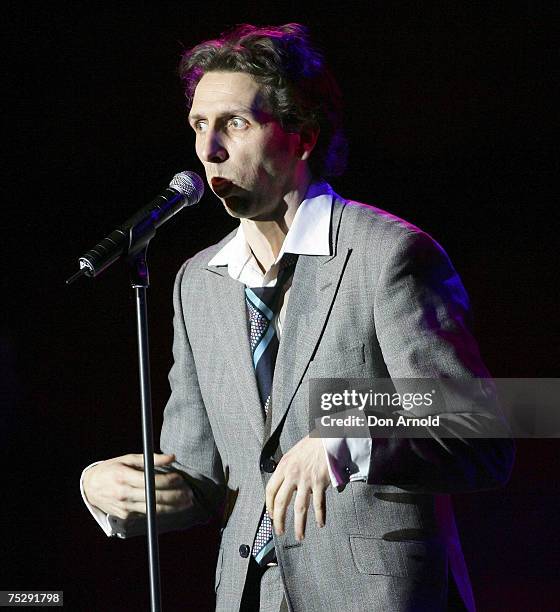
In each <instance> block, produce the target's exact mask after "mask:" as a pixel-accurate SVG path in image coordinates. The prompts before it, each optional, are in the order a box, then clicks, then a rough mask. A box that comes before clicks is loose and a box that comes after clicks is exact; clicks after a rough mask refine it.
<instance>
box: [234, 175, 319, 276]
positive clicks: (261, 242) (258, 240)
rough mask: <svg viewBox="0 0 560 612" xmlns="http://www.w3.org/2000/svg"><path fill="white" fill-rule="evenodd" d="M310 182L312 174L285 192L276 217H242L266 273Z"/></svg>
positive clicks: (249, 242)
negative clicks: (259, 218) (261, 218)
mask: <svg viewBox="0 0 560 612" xmlns="http://www.w3.org/2000/svg"><path fill="white" fill-rule="evenodd" d="M310 183H311V176H309V175H308V176H306V177H305V180H303V181H300V182H299V184H298V186H297V187H296V188H295V189H293V190H291V191H289V192H287V193H286V194H284V197H283V198H282V202H281V203H279V205H278V206H277V207H276V210H277V211H278V214H277V215H276V216H275V217H272V218H270V219H267V220H254V219H241V223H242V225H243V232H244V234H245V238H246V240H247V243H248V244H249V247H250V248H251V251H252V252H253V255H254V256H255V259H256V260H257V263H258V264H259V266H260V268H261V270H262V271H263V272H265V273H266V272H267V271H268V270H269V269H270V268H271V266H272V265H273V264H274V262H275V261H276V258H277V257H278V254H279V253H280V250H281V248H282V244H284V239H285V238H286V234H287V233H288V230H289V229H290V227H291V225H292V222H293V220H294V217H295V215H296V212H297V209H298V208H299V205H300V204H301V202H302V201H303V198H304V197H305V193H306V192H307V188H308V187H309V184H310Z"/></svg>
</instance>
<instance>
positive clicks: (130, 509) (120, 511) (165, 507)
mask: <svg viewBox="0 0 560 612" xmlns="http://www.w3.org/2000/svg"><path fill="white" fill-rule="evenodd" d="M177 511H178V509H177V507H176V506H174V505H170V504H156V513H157V514H172V513H173V512H177ZM109 514H112V515H114V516H118V517H119V518H122V519H127V518H130V517H132V516H134V515H137V516H140V515H141V516H145V515H146V503H145V502H128V503H126V504H119V505H115V506H114V507H113V508H112V509H111V511H110V512H109Z"/></svg>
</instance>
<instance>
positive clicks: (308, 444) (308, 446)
mask: <svg viewBox="0 0 560 612" xmlns="http://www.w3.org/2000/svg"><path fill="white" fill-rule="evenodd" d="M330 484H331V479H330V476H329V468H328V465H327V458H326V456H325V450H324V447H323V442H322V440H321V438H310V437H309V436H306V437H305V438H303V440H300V441H299V442H298V443H297V444H296V445H295V446H294V447H292V448H291V449H290V450H289V451H288V452H287V453H286V454H285V455H284V456H283V457H282V459H281V460H280V461H279V463H278V466H277V468H276V470H275V471H274V474H273V475H272V478H271V479H270V481H269V483H268V485H267V487H266V508H267V510H268V514H269V515H270V518H271V519H272V523H273V525H274V530H275V531H276V533H277V535H282V534H283V533H284V526H285V521H286V512H287V510H288V505H289V504H290V501H291V500H292V495H293V493H294V491H295V492H296V496H295V500H294V531H295V536H296V540H300V541H301V540H303V538H304V536H305V525H306V522H307V510H308V508H309V498H310V497H311V496H312V498H313V510H314V511H315V521H316V522H317V525H318V526H319V527H324V525H325V490H326V489H327V487H329V486H330Z"/></svg>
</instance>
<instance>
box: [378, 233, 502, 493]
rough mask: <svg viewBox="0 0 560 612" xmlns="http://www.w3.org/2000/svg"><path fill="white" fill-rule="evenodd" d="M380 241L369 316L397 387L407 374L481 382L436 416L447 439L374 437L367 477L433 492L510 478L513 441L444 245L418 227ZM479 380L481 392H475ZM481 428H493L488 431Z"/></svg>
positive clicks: (433, 436) (484, 485)
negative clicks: (382, 251) (391, 239)
mask: <svg viewBox="0 0 560 612" xmlns="http://www.w3.org/2000/svg"><path fill="white" fill-rule="evenodd" d="M383 247H385V249H386V250H385V252H387V253H388V256H387V257H386V260H385V263H384V265H383V267H382V268H381V271H380V273H379V278H378V282H377V287H378V288H377V291H376V298H375V303H374V319H375V326H376V333H377V337H378V341H379V344H380V347H381V350H382V354H383V358H384V360H385V363H386V366H387V369H388V371H389V374H390V376H391V378H392V379H393V380H394V381H395V387H396V390H397V391H399V389H398V386H399V384H404V383H405V381H402V379H410V378H417V379H420V378H427V379H430V378H431V379H439V380H442V381H450V380H451V381H452V380H453V379H461V380H466V379H483V380H481V381H480V384H479V383H478V382H475V381H473V383H474V384H472V385H467V387H468V389H469V390H470V395H469V397H460V393H459V395H457V396H456V397H455V400H457V401H455V402H449V401H448V402H447V403H446V405H445V407H444V408H443V413H442V414H441V416H440V420H441V422H442V423H443V427H444V428H445V432H446V435H445V436H444V437H439V436H438V432H437V431H428V430H426V432H425V433H426V435H425V437H421V438H401V437H396V436H395V437H388V438H374V439H373V444H372V454H371V461H370V471H369V475H368V482H369V483H372V484H390V485H395V486H399V487H402V488H408V489H411V490H415V491H425V492H435V493H449V492H454V491H456V492H459V491H470V490H477V489H485V488H492V487H497V486H500V485H502V484H504V483H505V482H506V481H507V479H508V478H509V474H510V471H511V467H512V464H513V456H514V446H513V442H512V440H511V439H509V438H508V436H507V427H506V424H505V423H504V421H503V420H502V417H501V415H500V412H499V408H498V405H497V401H496V397H495V395H494V394H493V385H492V383H491V381H489V377H490V374H489V373H488V370H487V369H486V367H485V365H484V364H483V362H482V359H481V356H480V353H479V349H478V346H477V343H476V341H475V339H474V338H473V336H472V334H471V331H470V327H469V316H470V310H469V303H468V297H467V294H466V292H465V289H464V288H463V285H462V283H461V280H460V278H459V276H458V275H457V273H456V272H455V270H454V268H453V266H452V265H451V262H450V261H449V258H448V257H447V255H446V253H445V252H444V251H443V249H442V248H441V247H440V246H439V245H438V244H437V243H436V242H435V241H434V240H432V239H431V238H430V237H429V236H428V235H427V234H425V233H423V232H420V231H407V232H406V233H404V234H402V235H401V236H400V238H399V239H398V240H396V241H394V242H393V243H392V244H386V245H383V244H382V248H383ZM399 379H401V380H399ZM477 385H478V387H479V390H480V393H474V394H473V393H472V389H476V388H477ZM406 390H409V389H406ZM489 390H490V391H489ZM411 412H412V414H411V415H410V416H414V409H413V410H412V411H411ZM419 416H426V414H422V415H419ZM488 423H492V427H491V428H490V429H489V428H488ZM485 431H492V432H494V434H496V432H498V434H497V435H496V437H488V436H486V435H485Z"/></svg>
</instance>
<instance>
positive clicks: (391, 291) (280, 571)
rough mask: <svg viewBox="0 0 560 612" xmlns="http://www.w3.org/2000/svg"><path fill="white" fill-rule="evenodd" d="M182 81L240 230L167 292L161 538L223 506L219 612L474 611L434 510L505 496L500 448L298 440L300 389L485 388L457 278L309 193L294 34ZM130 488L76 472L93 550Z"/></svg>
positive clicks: (317, 188) (320, 98) (298, 40)
mask: <svg viewBox="0 0 560 612" xmlns="http://www.w3.org/2000/svg"><path fill="white" fill-rule="evenodd" d="M181 74H182V77H183V79H184V82H185V87H186V93H187V100H188V103H189V122H190V125H191V126H192V128H193V130H194V132H195V135H196V152H197V155H198V157H199V158H200V160H201V161H202V163H203V165H204V169H205V172H206V177H207V180H208V182H209V184H210V185H211V188H212V190H213V191H214V193H215V194H216V195H217V196H218V198H220V200H221V201H222V202H223V204H224V207H225V209H226V211H227V212H228V214H230V215H232V216H234V217H236V218H239V220H240V225H239V228H238V229H237V230H236V231H234V232H233V233H231V234H229V235H228V236H226V237H225V238H224V239H223V240H222V241H220V242H219V243H218V244H216V245H214V246H212V247H210V248H208V249H206V250H204V251H202V252H200V253H198V254H197V255H195V256H194V257H193V258H192V259H190V260H188V261H187V262H186V263H185V264H184V265H183V266H182V268H181V270H180V271H179V274H178V276H177V281H176V284H175V294H174V305H175V319H174V330H175V336H174V347H173V351H174V358H175V363H174V366H173V368H172V370H171V372H170V384H171V391H172V392H171V397H170V400H169V403H168V405H167V407H166V409H165V418H164V425H163V431H162V436H161V448H162V450H163V451H164V453H166V454H163V455H156V457H155V463H156V466H158V467H159V468H160V469H162V470H163V471H164V472H165V470H167V473H159V474H158V475H157V476H156V486H157V509H158V513H159V515H160V517H161V519H162V523H163V525H164V527H165V528H167V527H178V528H185V527H188V526H190V525H193V524H196V523H199V522H204V521H206V520H208V518H209V517H210V516H211V515H212V514H213V513H215V512H216V511H217V509H218V508H220V507H222V506H223V507H225V513H224V527H223V532H222V540H221V545H220V550H219V556H218V563H217V569H216V593H217V604H216V605H217V609H218V610H227V611H228V612H229V611H231V610H239V609H241V610H274V611H277V610H281V609H290V610H295V611H297V612H299V611H305V612H308V611H310V612H311V611H315V610H335V609H339V608H340V609H346V610H366V609H367V610H415V611H417V610H430V611H433V610H443V609H446V607H447V597H448V588H447V570H448V566H449V567H450V568H451V570H452V573H453V576H454V581H455V583H456V585H457V588H458V590H459V592H460V594H461V596H462V599H463V601H464V605H465V606H466V607H467V608H469V609H473V606H474V604H473V602H472V594H471V592H470V587H469V584H468V577H467V575H466V570H465V568H464V562H463V559H462V555H461V551H460V545H459V543H458V539H457V534H456V529H455V526H454V522H453V518H452V512H451V508H450V504H449V498H448V496H447V495H446V494H448V493H449V492H451V491H468V490H476V489H481V488H488V487H493V486H498V485H500V484H502V483H504V482H505V481H506V480H507V477H508V474H509V470H510V467H511V459H512V451H511V445H510V444H509V442H507V441H496V440H464V439H461V437H460V434H459V433H458V434H457V436H458V437H457V438H455V439H451V440H445V443H444V444H442V443H441V441H440V442H438V441H437V440H434V439H421V440H402V439H392V438H388V439H373V440H372V439H370V438H365V439H354V438H348V439H345V438H337V439H324V440H323V439H320V438H315V437H310V436H309V398H308V389H309V385H308V382H309V380H310V379H313V378H367V379H374V378H393V379H395V380H396V379H405V378H453V377H468V378H472V377H486V376H488V373H487V371H486V369H485V367H484V365H483V363H482V361H481V359H480V356H479V353H478V349H477V346H476V343H475V341H474V340H473V338H472V336H471V335H470V332H469V331H468V328H467V318H468V302H467V297H466V294H465V292H464V289H463V287H462V285H461V283H460V280H459V278H458V277H457V274H456V273H455V271H454V269H453V267H452V266H451V264H450V262H449V260H448V258H447V256H446V255H445V253H444V252H443V250H442V249H441V247H439V245H437V244H436V243H435V242H434V241H433V240H432V239H431V238H429V237H428V236H427V235H426V234H424V233H423V232H421V231H420V230H418V229H417V228H415V227H414V226H412V225H410V224H408V223H406V222H405V221H402V220H401V219H398V218H396V217H393V216H391V215H389V214H387V213H385V212H383V211H381V210H379V209H375V208H372V207H369V206H366V205H362V204H358V203H355V202H350V201H347V200H344V199H343V198H341V197H340V196H338V195H337V194H335V193H334V192H333V191H332V189H331V188H330V187H329V185H328V184H327V183H325V182H324V181H323V180H322V179H323V178H324V177H325V176H328V175H332V174H336V173H337V172H338V171H340V170H341V166H342V165H343V163H342V162H343V157H344V155H343V152H344V140H343V138H342V136H341V121H340V104H339V95H338V90H337V87H336V84H335V82H334V80H333V79H332V77H331V76H330V74H329V73H328V71H327V70H326V68H325V66H324V62H323V60H322V58H321V56H320V55H319V54H318V53H317V52H316V51H315V50H314V49H313V48H312V47H311V45H310V44H309V41H308V39H307V36H306V32H305V29H304V28H303V27H302V26H299V25H297V24H288V25H286V26H281V27H274V28H255V27H253V26H240V27H238V28H236V29H234V30H233V31H231V32H230V33H228V34H225V35H223V36H222V38H221V39H219V40H216V41H208V42H206V43H202V44H201V45H199V46H197V47H195V48H194V49H193V50H191V51H190V52H188V53H187V54H186V55H185V57H184V59H183V62H182V65H181ZM279 339H280V343H279V345H278V340H279ZM467 416H468V418H469V419H470V420H469V424H470V426H472V427H474V428H475V429H477V428H479V427H480V422H481V420H482V417H483V416H488V415H484V414H482V415H481V413H480V412H476V411H474V410H473V413H472V414H469V415H467ZM458 418H461V417H458ZM458 432H459V429H458ZM141 470H142V460H141V456H138V455H126V456H123V457H118V458H115V459H111V460H108V461H105V462H101V463H98V464H94V465H93V466H91V467H90V468H89V469H87V470H86V471H85V472H84V476H83V494H84V499H85V500H86V502H87V503H88V505H89V507H90V509H91V510H92V512H93V513H94V515H95V516H96V517H97V519H98V521H99V522H100V524H101V525H102V526H103V527H104V529H105V530H106V532H107V533H108V534H109V535H112V534H113V533H115V530H114V528H113V527H112V524H113V523H112V520H111V518H110V516H113V517H114V516H116V517H120V519H123V520H125V523H133V519H134V517H135V516H137V515H138V514H140V515H141V514H143V513H145V499H144V490H143V486H144V483H143V474H142V471H141ZM265 503H266V512H265ZM310 507H312V510H311V511H310V510H309V508H310ZM312 515H313V516H314V519H315V520H314V521H313V520H312V519H311V516H312ZM271 523H272V524H273V525H274V533H272V527H271Z"/></svg>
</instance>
